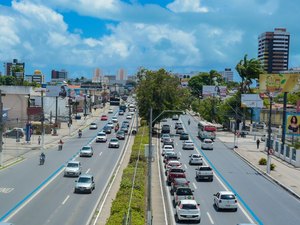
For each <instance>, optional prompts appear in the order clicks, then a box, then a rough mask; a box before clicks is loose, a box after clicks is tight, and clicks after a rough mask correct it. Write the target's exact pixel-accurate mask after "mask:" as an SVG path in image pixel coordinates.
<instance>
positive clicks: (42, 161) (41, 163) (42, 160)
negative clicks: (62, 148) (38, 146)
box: [40, 156, 45, 165]
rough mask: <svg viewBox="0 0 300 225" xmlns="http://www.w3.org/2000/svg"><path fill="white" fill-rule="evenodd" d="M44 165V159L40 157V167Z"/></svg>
mask: <svg viewBox="0 0 300 225" xmlns="http://www.w3.org/2000/svg"><path fill="white" fill-rule="evenodd" d="M44 163H45V157H44V156H40V165H44Z"/></svg>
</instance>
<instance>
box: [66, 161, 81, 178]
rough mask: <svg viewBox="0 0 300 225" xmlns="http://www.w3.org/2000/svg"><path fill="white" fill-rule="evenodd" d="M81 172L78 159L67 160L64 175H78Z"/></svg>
mask: <svg viewBox="0 0 300 225" xmlns="http://www.w3.org/2000/svg"><path fill="white" fill-rule="evenodd" d="M80 174H81V163H80V162H79V161H69V162H68V163H67V165H66V168H65V170H64V176H73V177H78V176H79V175H80Z"/></svg>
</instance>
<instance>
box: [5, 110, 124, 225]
mask: <svg viewBox="0 0 300 225" xmlns="http://www.w3.org/2000/svg"><path fill="white" fill-rule="evenodd" d="M116 113H117V107H115V111H114V113H113V114H107V115H108V116H109V119H110V118H111V117H112V116H113V115H115V114H116ZM125 115H126V114H125ZM125 115H124V116H119V123H120V124H121V122H122V120H124V119H125ZM96 123H97V125H98V129H97V130H89V128H88V127H87V128H86V129H85V130H83V136H82V138H78V137H77V136H75V137H73V138H72V139H69V140H67V141H66V142H65V143H64V147H63V150H62V151H58V150H57V147H56V148H54V149H48V150H46V151H45V152H46V162H45V165H43V166H40V165H39V157H38V155H39V153H38V152H34V153H31V155H30V156H29V157H28V158H27V159H26V160H25V161H23V162H21V163H18V164H16V165H14V166H12V167H9V168H7V169H5V170H2V171H0V187H4V188H7V190H9V191H7V193H6V194H4V193H1V195H0V202H1V203H3V202H5V204H0V221H9V222H11V223H14V224H17V225H28V224H30V225H40V224H47V225H48V224H49V225H50V224H53V225H57V224H72V225H83V224H87V222H88V220H89V219H90V217H91V216H92V214H91V213H93V212H94V209H95V206H96V204H97V203H98V200H99V198H100V197H101V195H102V193H103V191H104V188H105V186H106V184H107V183H108V182H109V180H110V177H111V173H112V172H113V170H114V167H115V165H116V164H117V161H118V159H119V157H120V156H121V153H122V151H124V148H125V143H126V140H125V141H124V140H121V141H120V144H121V146H120V148H108V141H109V139H110V138H111V137H115V132H114V131H112V134H108V141H107V143H95V142H94V139H95V137H96V134H97V132H98V131H100V130H101V128H102V127H103V126H104V125H105V124H106V123H107V121H100V120H99V118H98V119H97V121H96ZM127 138H128V135H126V139H127ZM87 144H91V146H93V148H94V155H93V156H92V157H91V158H83V157H79V156H78V152H79V150H80V148H81V147H82V146H84V145H87ZM71 159H76V160H79V161H81V164H82V174H84V173H88V174H92V175H93V176H94V179H95V185H96V188H95V190H94V191H93V192H92V194H75V193H74V186H75V180H76V179H77V178H72V177H64V176H63V169H64V166H65V164H66V162H68V161H69V160H71Z"/></svg>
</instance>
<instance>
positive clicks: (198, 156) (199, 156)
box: [192, 155, 201, 158]
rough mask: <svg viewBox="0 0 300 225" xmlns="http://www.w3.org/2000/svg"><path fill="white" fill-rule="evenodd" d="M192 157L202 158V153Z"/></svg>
mask: <svg viewBox="0 0 300 225" xmlns="http://www.w3.org/2000/svg"><path fill="white" fill-rule="evenodd" d="M192 158H201V155H193V157H192Z"/></svg>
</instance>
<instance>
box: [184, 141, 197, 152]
mask: <svg viewBox="0 0 300 225" xmlns="http://www.w3.org/2000/svg"><path fill="white" fill-rule="evenodd" d="M194 148H195V146H194V142H193V141H191V140H186V141H184V142H183V144H182V149H187V150H194Z"/></svg>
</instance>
